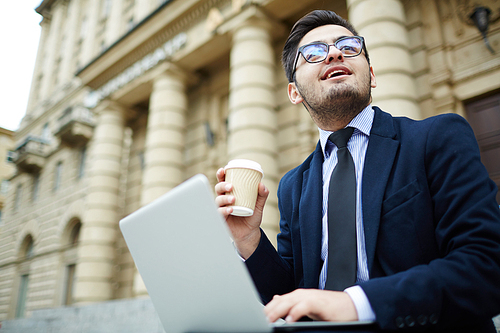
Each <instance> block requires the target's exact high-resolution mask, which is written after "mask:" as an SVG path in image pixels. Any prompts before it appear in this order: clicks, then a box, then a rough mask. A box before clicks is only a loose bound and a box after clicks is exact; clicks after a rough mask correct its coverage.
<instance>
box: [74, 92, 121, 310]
mask: <svg viewBox="0 0 500 333" xmlns="http://www.w3.org/2000/svg"><path fill="white" fill-rule="evenodd" d="M95 112H96V114H97V126H96V128H95V131H94V138H93V142H92V146H91V167H90V172H89V187H88V194H87V198H86V209H85V214H84V216H83V221H82V229H81V233H80V244H79V246H78V264H77V267H76V282H75V293H74V297H75V302H76V303H80V304H81V303H89V302H99V301H105V300H109V299H111V298H112V297H113V286H112V276H113V270H112V269H113V264H114V259H115V254H114V243H115V241H116V235H117V230H118V220H119V210H118V207H119V187H120V171H121V161H122V149H123V138H124V127H125V110H123V109H122V108H121V107H120V106H118V105H116V104H115V103H113V102H109V101H104V102H103V103H101V105H100V106H98V107H97V108H96V110H95Z"/></svg>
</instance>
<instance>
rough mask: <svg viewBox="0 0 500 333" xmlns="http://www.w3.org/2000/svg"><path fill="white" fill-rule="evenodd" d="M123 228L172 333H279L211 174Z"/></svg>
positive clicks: (165, 197) (154, 204) (199, 177)
mask: <svg viewBox="0 0 500 333" xmlns="http://www.w3.org/2000/svg"><path fill="white" fill-rule="evenodd" d="M120 229H121V231H122V234H123V236H124V238H125V241H126V243H127V245H128V248H129V250H130V253H131V254H132V258H133V259H134V262H135V264H136V266H137V269H138V271H139V273H140V274H141V276H142V279H143V281H144V284H145V285H146V288H147V290H148V293H149V296H150V297H151V301H152V302H153V305H154V306H155V309H156V311H157V313H158V316H159V318H160V320H161V322H162V324H163V327H164V328H165V331H167V332H172V333H186V332H271V331H272V329H271V327H270V326H269V324H268V323H267V320H266V318H265V315H264V313H263V306H262V304H260V301H259V296H258V294H257V291H256V289H255V286H254V284H253V282H252V280H251V277H250V275H249V273H248V271H247V269H246V267H245V264H244V263H243V262H242V260H241V259H240V258H239V257H238V256H237V253H236V250H235V249H234V247H233V245H232V242H231V239H230V237H229V230H228V229H227V226H226V224H225V221H224V220H223V218H222V216H221V215H220V214H219V213H218V211H217V207H216V205H215V201H214V197H213V194H212V190H211V188H210V185H209V182H208V180H207V178H206V177H205V176H204V175H196V176H194V177H193V178H191V179H189V180H187V181H186V182H184V183H182V184H181V185H179V186H178V187H176V188H174V189H173V190H171V191H169V192H168V193H166V194H164V195H163V196H161V197H160V198H158V199H157V200H155V201H154V202H152V203H150V204H148V205H146V206H144V207H142V208H140V209H139V210H137V211H136V212H134V213H132V214H130V215H128V216H127V217H125V218H124V219H122V220H121V221H120Z"/></svg>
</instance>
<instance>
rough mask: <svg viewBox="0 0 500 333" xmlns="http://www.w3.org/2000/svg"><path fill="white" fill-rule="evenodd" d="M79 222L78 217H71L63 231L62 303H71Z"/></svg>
mask: <svg viewBox="0 0 500 333" xmlns="http://www.w3.org/2000/svg"><path fill="white" fill-rule="evenodd" d="M81 226H82V224H81V222H80V220H79V219H78V218H74V219H72V220H71V221H70V222H69V223H68V226H67V227H66V230H65V231H64V235H65V236H64V239H65V241H64V244H65V245H67V247H66V248H65V250H64V253H63V258H64V262H63V264H64V284H63V290H62V296H63V298H62V302H61V303H62V305H71V304H73V295H74V286H75V271H76V261H77V245H78V240H79V238H80V229H81Z"/></svg>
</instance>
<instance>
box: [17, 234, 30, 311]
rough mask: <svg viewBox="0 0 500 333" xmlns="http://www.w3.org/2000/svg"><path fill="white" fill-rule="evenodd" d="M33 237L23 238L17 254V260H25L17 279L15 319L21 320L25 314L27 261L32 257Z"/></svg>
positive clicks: (27, 281) (27, 280)
mask: <svg viewBox="0 0 500 333" xmlns="http://www.w3.org/2000/svg"><path fill="white" fill-rule="evenodd" d="M33 247H34V242H33V237H31V235H28V236H26V237H25V238H24V241H23V243H22V246H21V250H20V252H19V259H21V260H25V261H26V262H25V263H24V264H23V266H24V267H22V268H21V269H20V270H21V272H20V273H21V276H20V278H19V289H18V294H17V303H16V307H15V309H16V310H15V311H16V312H15V317H16V318H22V317H24V315H25V312H26V299H27V296H28V283H29V260H28V259H30V258H31V257H33Z"/></svg>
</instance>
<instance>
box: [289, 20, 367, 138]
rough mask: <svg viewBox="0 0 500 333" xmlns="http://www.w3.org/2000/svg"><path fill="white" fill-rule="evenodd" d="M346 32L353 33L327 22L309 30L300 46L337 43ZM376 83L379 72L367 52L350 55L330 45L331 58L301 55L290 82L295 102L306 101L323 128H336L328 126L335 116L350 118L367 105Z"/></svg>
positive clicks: (292, 97) (335, 119) (307, 106)
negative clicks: (313, 59) (319, 59)
mask: <svg viewBox="0 0 500 333" xmlns="http://www.w3.org/2000/svg"><path fill="white" fill-rule="evenodd" d="M345 36H352V33H351V32H350V31H349V30H347V29H346V28H344V27H342V26H339V25H324V26H321V27H318V28H316V29H313V30H311V31H309V32H308V33H307V34H306V35H305V36H304V37H303V38H302V40H301V41H300V43H299V47H300V46H302V45H306V44H309V43H312V42H325V43H327V44H333V42H335V41H336V40H337V39H339V38H340V37H345ZM375 87H376V80H375V75H374V74H373V69H372V68H371V67H370V66H369V65H368V62H367V60H366V58H365V56H364V53H361V54H360V55H358V56H356V57H352V58H346V57H344V56H343V54H342V52H340V51H339V50H338V49H337V48H336V47H334V46H330V48H329V53H328V56H327V58H326V59H325V60H324V61H322V62H319V63H314V64H311V63H308V62H306V61H305V60H304V57H302V55H300V56H299V59H298V61H297V67H296V73H295V82H292V83H290V84H289V86H288V95H289V98H290V101H291V102H292V103H294V104H298V103H302V102H305V104H306V108H307V109H308V110H309V112H310V113H311V117H312V118H313V120H314V121H315V122H316V124H317V125H318V126H319V127H320V128H323V129H326V130H328V129H330V130H332V128H325V127H329V125H328V124H329V123H331V121H332V120H334V121H338V120H341V121H345V120H349V121H350V119H352V118H354V117H355V116H356V115H357V114H358V113H359V112H360V111H361V110H362V109H363V108H364V107H366V106H367V105H368V104H369V103H370V100H371V88H375ZM345 125H347V124H345ZM345 125H344V126H345Z"/></svg>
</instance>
